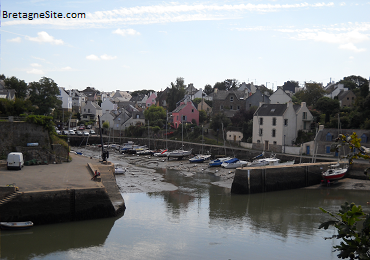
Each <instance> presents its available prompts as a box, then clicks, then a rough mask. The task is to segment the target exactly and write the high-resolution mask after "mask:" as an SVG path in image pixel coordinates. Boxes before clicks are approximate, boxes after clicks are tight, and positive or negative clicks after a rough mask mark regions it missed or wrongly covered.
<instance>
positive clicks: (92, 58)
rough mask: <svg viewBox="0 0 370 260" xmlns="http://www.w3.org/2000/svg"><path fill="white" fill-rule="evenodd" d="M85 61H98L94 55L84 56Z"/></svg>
mask: <svg viewBox="0 0 370 260" xmlns="http://www.w3.org/2000/svg"><path fill="white" fill-rule="evenodd" d="M86 59H88V60H100V59H99V57H98V56H96V55H94V54H91V55H89V56H86Z"/></svg>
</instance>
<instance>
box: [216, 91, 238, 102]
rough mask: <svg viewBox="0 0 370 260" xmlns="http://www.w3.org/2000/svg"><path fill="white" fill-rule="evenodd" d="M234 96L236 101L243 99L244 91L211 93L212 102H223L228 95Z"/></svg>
mask: <svg viewBox="0 0 370 260" xmlns="http://www.w3.org/2000/svg"><path fill="white" fill-rule="evenodd" d="M231 94H234V95H235V96H236V97H237V98H238V99H241V98H242V99H244V95H245V93H244V91H237V90H229V91H228V90H218V91H217V93H215V92H213V100H225V99H226V98H227V97H228V96H229V95H231Z"/></svg>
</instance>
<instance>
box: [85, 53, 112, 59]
mask: <svg viewBox="0 0 370 260" xmlns="http://www.w3.org/2000/svg"><path fill="white" fill-rule="evenodd" d="M86 59H88V60H100V59H102V60H114V59H117V56H109V55H107V54H103V55H100V58H99V57H98V56H96V55H94V54H91V55H89V56H86Z"/></svg>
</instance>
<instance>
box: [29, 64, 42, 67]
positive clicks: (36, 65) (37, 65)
mask: <svg viewBox="0 0 370 260" xmlns="http://www.w3.org/2000/svg"><path fill="white" fill-rule="evenodd" d="M31 66H32V67H42V66H41V65H40V64H38V63H31Z"/></svg>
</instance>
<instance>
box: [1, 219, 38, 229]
mask: <svg viewBox="0 0 370 260" xmlns="http://www.w3.org/2000/svg"><path fill="white" fill-rule="evenodd" d="M32 226H33V222H31V221H24V222H0V228H1V229H7V230H20V229H28V228H30V227H32Z"/></svg>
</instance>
